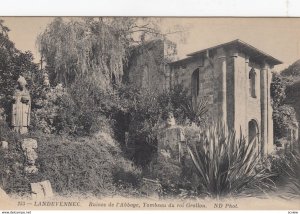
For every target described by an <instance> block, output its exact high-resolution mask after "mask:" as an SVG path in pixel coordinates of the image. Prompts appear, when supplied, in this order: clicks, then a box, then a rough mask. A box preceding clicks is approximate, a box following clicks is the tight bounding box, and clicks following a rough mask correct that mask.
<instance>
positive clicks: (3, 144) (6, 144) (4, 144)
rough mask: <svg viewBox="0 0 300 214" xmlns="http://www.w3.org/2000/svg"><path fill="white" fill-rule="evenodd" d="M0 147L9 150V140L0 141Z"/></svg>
mask: <svg viewBox="0 0 300 214" xmlns="http://www.w3.org/2000/svg"><path fill="white" fill-rule="evenodd" d="M0 148H1V149H2V150H7V149H8V142H7V141H1V142H0Z"/></svg>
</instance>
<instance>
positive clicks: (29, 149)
mask: <svg viewBox="0 0 300 214" xmlns="http://www.w3.org/2000/svg"><path fill="white" fill-rule="evenodd" d="M21 148H22V150H23V152H24V155H25V158H26V162H25V167H24V170H25V172H26V173H30V174H32V173H37V171H38V169H37V168H36V166H35V160H36V159H37V158H38V156H37V153H36V151H35V150H36V149H37V141H36V140H35V139H32V138H25V139H23V141H22V142H21Z"/></svg>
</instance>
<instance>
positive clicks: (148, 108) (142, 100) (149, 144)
mask: <svg viewBox="0 0 300 214" xmlns="http://www.w3.org/2000/svg"><path fill="white" fill-rule="evenodd" d="M118 91H119V97H120V100H121V102H120V105H122V106H123V108H122V110H121V111H120V112H121V114H118V117H117V118H116V124H117V127H119V128H120V129H117V130H115V132H117V133H120V132H122V133H124V132H128V133H129V139H128V142H127V145H125V137H124V135H123V137H120V138H119V139H120V141H121V142H124V143H123V145H124V146H123V149H124V151H125V153H126V154H127V155H128V158H129V159H132V160H134V161H135V163H137V164H138V165H140V166H143V167H144V166H147V165H148V164H149V163H150V162H151V160H152V159H153V155H154V153H155V152H156V145H157V139H156V138H157V132H158V131H159V129H160V128H161V127H162V126H163V125H164V124H163V121H164V120H166V118H167V115H168V112H170V111H171V112H173V114H174V116H175V118H176V121H177V123H178V124H183V123H184V122H185V121H186V120H187V119H190V120H191V121H193V120H192V118H193V115H191V113H190V112H188V110H187V109H186V107H185V106H184V105H183V103H187V102H189V100H190V96H189V95H188V92H187V90H185V89H184V88H183V86H182V85H176V86H175V87H174V88H173V89H172V90H170V91H169V92H166V91H165V92H163V93H161V94H157V92H154V91H150V90H147V89H140V88H136V87H134V86H123V87H121V88H119V90H118ZM204 106H206V104H205V103H202V104H201V108H202V110H203V109H204ZM120 109H121V108H120ZM201 112H202V113H200V114H197V116H198V117H197V119H200V118H201V119H203V118H204V117H203V116H204V114H205V111H201Z"/></svg>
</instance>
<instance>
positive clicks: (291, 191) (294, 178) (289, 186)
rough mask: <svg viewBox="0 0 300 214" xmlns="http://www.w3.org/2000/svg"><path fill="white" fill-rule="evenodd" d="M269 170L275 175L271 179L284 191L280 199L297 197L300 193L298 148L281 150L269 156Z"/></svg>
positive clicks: (299, 148)
mask: <svg viewBox="0 0 300 214" xmlns="http://www.w3.org/2000/svg"><path fill="white" fill-rule="evenodd" d="M269 158H270V161H271V170H272V172H273V173H274V174H275V175H274V176H273V177H272V179H273V181H274V182H275V183H276V184H277V185H278V186H280V187H283V188H285V189H286V191H285V193H284V194H283V195H282V197H287V198H295V197H299V196H300V195H299V192H300V179H299V177H300V147H299V144H298V145H296V148H295V149H294V150H292V151H291V150H286V151H285V150H283V151H281V152H278V153H277V154H276V155H273V156H270V157H269Z"/></svg>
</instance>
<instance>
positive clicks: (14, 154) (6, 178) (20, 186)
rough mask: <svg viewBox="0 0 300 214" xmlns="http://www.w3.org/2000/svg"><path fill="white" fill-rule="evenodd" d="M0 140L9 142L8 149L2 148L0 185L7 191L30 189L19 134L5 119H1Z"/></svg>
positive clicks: (0, 155) (0, 154) (0, 152)
mask: <svg viewBox="0 0 300 214" xmlns="http://www.w3.org/2000/svg"><path fill="white" fill-rule="evenodd" d="M0 141H6V142H8V149H7V150H5V149H1V150H0V186H2V187H3V189H4V190H5V191H6V192H7V193H16V192H18V193H22V192H25V191H27V190H28V188H29V182H28V178H27V177H26V176H25V174H24V173H23V164H24V162H25V156H24V155H23V152H22V149H21V146H20V141H21V138H20V136H19V134H17V133H15V132H13V131H11V130H10V128H9V127H8V125H7V123H6V122H5V121H1V120H0Z"/></svg>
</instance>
